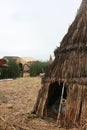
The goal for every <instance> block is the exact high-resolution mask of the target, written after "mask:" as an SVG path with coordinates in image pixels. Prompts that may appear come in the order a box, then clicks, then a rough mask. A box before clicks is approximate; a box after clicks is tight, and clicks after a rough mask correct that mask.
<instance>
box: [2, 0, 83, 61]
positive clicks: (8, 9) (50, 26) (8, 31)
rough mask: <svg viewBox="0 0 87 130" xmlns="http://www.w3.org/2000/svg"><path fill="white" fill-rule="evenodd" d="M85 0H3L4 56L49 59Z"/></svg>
mask: <svg viewBox="0 0 87 130" xmlns="http://www.w3.org/2000/svg"><path fill="white" fill-rule="evenodd" d="M80 4H81V0H0V58H2V57H3V56H21V57H34V58H36V59H38V60H44V61H45V60H49V57H50V54H51V55H52V57H54V54H53V52H54V50H55V48H56V47H58V46H59V45H60V42H61V40H62V39H63V37H64V35H65V34H66V33H67V30H68V28H69V26H70V25H71V23H72V22H73V20H74V18H75V16H76V13H77V10H78V8H79V6H80Z"/></svg>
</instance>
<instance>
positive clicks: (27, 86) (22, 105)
mask: <svg viewBox="0 0 87 130" xmlns="http://www.w3.org/2000/svg"><path fill="white" fill-rule="evenodd" d="M40 86H41V79H40V78H39V77H36V78H30V77H25V78H18V79H16V80H12V81H2V82H0V130H64V129H59V128H58V127H57V124H56V123H55V122H53V120H52V119H40V118H37V117H33V116H31V115H30V114H28V113H30V111H31V110H32V108H33V106H34V103H35V100H36V98H37V94H38V90H39V89H40ZM72 130H76V129H72Z"/></svg>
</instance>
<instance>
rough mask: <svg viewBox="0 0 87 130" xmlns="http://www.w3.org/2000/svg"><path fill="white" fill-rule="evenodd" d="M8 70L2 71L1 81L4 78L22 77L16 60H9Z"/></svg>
mask: <svg viewBox="0 0 87 130" xmlns="http://www.w3.org/2000/svg"><path fill="white" fill-rule="evenodd" d="M8 66H9V67H8V68H2V69H1V77H0V78H1V79H4V78H16V77H19V76H20V69H19V66H18V65H17V63H16V62H15V61H14V60H9V62H8Z"/></svg>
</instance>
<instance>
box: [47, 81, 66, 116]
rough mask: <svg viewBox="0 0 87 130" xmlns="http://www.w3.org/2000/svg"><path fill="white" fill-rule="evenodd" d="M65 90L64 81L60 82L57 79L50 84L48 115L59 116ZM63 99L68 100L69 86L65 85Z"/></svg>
mask: <svg viewBox="0 0 87 130" xmlns="http://www.w3.org/2000/svg"><path fill="white" fill-rule="evenodd" d="M62 90H63V82H61V83H60V84H59V83H58V82H57V81H56V82H54V83H52V84H50V87H49V92H48V98H47V114H48V116H51V117H54V118H57V115H58V111H59V106H60V101H61V95H62ZM62 98H63V100H66V98H67V87H66V85H65V86H64V92H63V96H62Z"/></svg>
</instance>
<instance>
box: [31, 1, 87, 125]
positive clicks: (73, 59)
mask: <svg viewBox="0 0 87 130" xmlns="http://www.w3.org/2000/svg"><path fill="white" fill-rule="evenodd" d="M54 54H55V59H54V61H53V63H52V64H51V66H50V68H49V70H48V72H47V73H46V75H45V77H44V78H43V79H42V86H41V89H40V91H39V93H38V97H37V101H36V104H35V106H34V109H33V113H36V114H37V116H39V117H44V116H50V117H54V118H55V119H56V120H57V122H58V125H62V126H68V127H72V126H74V125H85V126H86V125H87V124H86V123H87V0H82V3H81V6H80V8H79V10H78V12H77V15H76V17H75V20H74V21H73V23H72V24H71V26H70V27H69V29H68V32H67V34H66V35H65V36H64V38H63V40H62V41H61V44H60V47H58V48H56V50H55V51H54ZM52 113H53V114H52ZM83 122H84V123H83Z"/></svg>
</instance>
